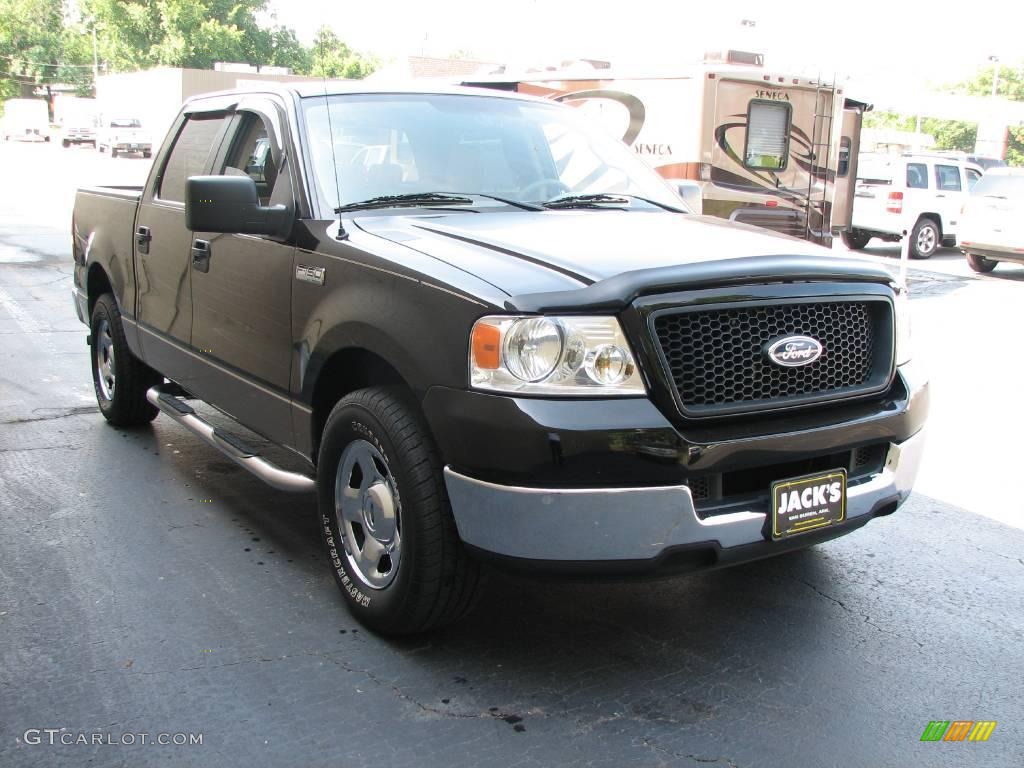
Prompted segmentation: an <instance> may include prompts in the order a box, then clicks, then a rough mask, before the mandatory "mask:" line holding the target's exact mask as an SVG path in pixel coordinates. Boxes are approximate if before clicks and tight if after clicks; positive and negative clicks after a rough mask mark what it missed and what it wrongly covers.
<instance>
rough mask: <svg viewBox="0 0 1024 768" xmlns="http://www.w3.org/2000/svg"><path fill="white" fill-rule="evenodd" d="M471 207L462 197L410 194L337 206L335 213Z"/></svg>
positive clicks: (468, 201) (426, 193) (470, 200)
mask: <svg viewBox="0 0 1024 768" xmlns="http://www.w3.org/2000/svg"><path fill="white" fill-rule="evenodd" d="M438 204H442V205H472V204H473V201H472V199H470V198H468V197H464V196H462V195H447V194H443V193H441V192H412V193H410V194H407V195H381V196H379V197H371V198H370V199H368V200H360V201H359V202H357V203H347V204H345V205H339V206H338V207H337V208H335V209H334V212H335V213H345V212H346V211H365V210H371V209H373V208H398V207H401V206H417V205H438Z"/></svg>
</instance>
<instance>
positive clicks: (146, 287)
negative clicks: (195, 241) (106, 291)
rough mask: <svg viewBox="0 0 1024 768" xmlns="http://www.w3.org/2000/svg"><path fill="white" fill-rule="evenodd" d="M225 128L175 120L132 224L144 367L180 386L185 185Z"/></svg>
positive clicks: (186, 248) (187, 292) (200, 119)
mask: <svg viewBox="0 0 1024 768" xmlns="http://www.w3.org/2000/svg"><path fill="white" fill-rule="evenodd" d="M227 125H228V116H227V114H226V113H224V112H212V113H195V114H190V115H185V116H184V117H183V118H179V121H178V123H177V125H176V128H177V130H176V133H175V139H174V142H173V143H172V144H171V145H170V147H169V148H165V149H164V150H163V151H162V152H161V155H160V157H158V158H157V160H156V162H157V166H156V167H157V168H159V169H160V171H159V173H157V174H155V175H154V182H153V184H152V185H151V186H150V187H149V188H147V190H146V192H145V194H144V196H143V199H142V202H141V203H140V205H139V214H138V217H137V218H136V223H135V253H136V258H135V272H136V280H137V283H138V300H137V319H138V323H139V330H140V338H141V341H142V350H143V355H144V356H145V359H146V362H147V363H149V364H150V365H151V366H153V367H154V368H156V369H157V370H158V371H160V372H161V373H163V374H164V375H165V376H167V377H169V378H172V379H174V380H176V381H178V382H179V383H181V384H182V385H183V386H185V387H188V386H189V379H190V378H191V372H192V366H191V364H190V356H189V354H188V351H187V350H188V347H189V345H190V342H191V338H192V284H191V276H192V273H191V269H190V263H191V246H192V233H191V232H189V230H188V229H186V228H185V179H186V178H188V177H189V176H195V175H198V174H202V173H204V172H205V171H206V169H207V168H208V167H209V164H210V162H211V160H212V158H213V155H214V154H215V153H216V150H217V149H218V148H219V146H220V142H221V139H222V137H223V135H224V132H225V130H226V128H227Z"/></svg>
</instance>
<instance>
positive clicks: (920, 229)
mask: <svg viewBox="0 0 1024 768" xmlns="http://www.w3.org/2000/svg"><path fill="white" fill-rule="evenodd" d="M982 173H984V171H982V169H981V168H980V167H979V166H977V165H974V164H972V163H968V162H965V161H963V160H960V159H958V158H956V157H950V156H945V155H941V154H935V155H926V154H905V155H873V154H863V155H861V156H860V158H859V160H858V164H857V189H856V192H855V195H854V201H853V227H852V229H850V230H849V231H848V232H844V233H843V242H844V243H846V245H847V247H848V248H852V249H854V250H860V249H861V248H863V247H865V246H866V245H867V244H868V241H869V240H871V238H872V237H879V238H881V239H882V240H887V241H890V242H895V241H898V240H900V239H901V238H902V236H903V232H904V231H906V232H908V233H910V256H911V258H915V259H927V258H929V257H930V256H931V255H932V254H933V253H935V250H936V249H937V248H938V247H939V245H940V244H941V245H945V246H955V245H956V234H957V224H958V219H959V218H960V208H961V206H962V205H963V203H964V200H965V199H966V197H967V192H968V191H969V190H970V188H971V187H973V186H974V184H975V183H976V182H977V181H978V179H980V178H981V175H982Z"/></svg>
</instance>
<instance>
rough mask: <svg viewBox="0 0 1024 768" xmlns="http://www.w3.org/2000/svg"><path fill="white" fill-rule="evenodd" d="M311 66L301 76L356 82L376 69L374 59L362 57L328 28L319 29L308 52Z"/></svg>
mask: <svg viewBox="0 0 1024 768" xmlns="http://www.w3.org/2000/svg"><path fill="white" fill-rule="evenodd" d="M310 56H311V57H312V66H311V67H310V69H309V71H308V72H304V73H303V74H310V75H316V76H317V77H326V78H335V77H344V78H349V79H354V80H358V79H360V78H363V77H366V76H367V75H368V74H370V73H371V72H373V70H375V69H376V68H377V62H376V60H374V59H370V58H367V57H364V56H362V55H360V54H358V53H356V52H355V51H353V50H352V49H351V48H349V47H348V46H347V45H346V44H345V43H343V42H342V41H341V40H340V39H339V38H338V36H337V35H336V34H334V31H333V30H331V29H330V28H329V27H326V26H325V27H320V29H318V30H317V32H316V37H315V38H314V39H313V48H312V49H311V50H310Z"/></svg>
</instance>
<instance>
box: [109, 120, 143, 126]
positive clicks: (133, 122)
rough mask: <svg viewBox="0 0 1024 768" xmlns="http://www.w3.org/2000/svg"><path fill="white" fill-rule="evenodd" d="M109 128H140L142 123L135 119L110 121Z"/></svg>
mask: <svg viewBox="0 0 1024 768" xmlns="http://www.w3.org/2000/svg"><path fill="white" fill-rule="evenodd" d="M110 127H111V128H141V127H142V123H141V122H139V121H138V120H136V119H135V118H127V119H123V120H111V121H110Z"/></svg>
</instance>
